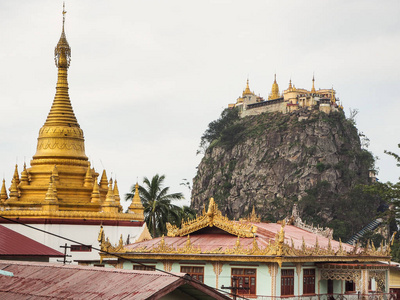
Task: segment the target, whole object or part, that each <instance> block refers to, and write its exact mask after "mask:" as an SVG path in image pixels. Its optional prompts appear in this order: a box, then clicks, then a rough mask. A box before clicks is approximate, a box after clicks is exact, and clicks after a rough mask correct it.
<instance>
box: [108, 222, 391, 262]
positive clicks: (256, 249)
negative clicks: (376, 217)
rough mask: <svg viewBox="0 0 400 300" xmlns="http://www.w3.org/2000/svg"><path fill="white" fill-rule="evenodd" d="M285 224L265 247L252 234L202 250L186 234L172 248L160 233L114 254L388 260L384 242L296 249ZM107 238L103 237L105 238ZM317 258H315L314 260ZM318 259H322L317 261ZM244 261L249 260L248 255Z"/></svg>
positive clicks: (387, 248)
mask: <svg viewBox="0 0 400 300" xmlns="http://www.w3.org/2000/svg"><path fill="white" fill-rule="evenodd" d="M284 226H285V225H284V224H283V225H282V227H281V229H280V231H279V232H277V234H276V236H275V240H274V241H271V240H270V243H269V244H268V245H267V246H266V247H260V246H259V245H258V243H257V240H256V238H255V237H253V243H252V244H251V246H248V247H243V246H242V244H241V242H240V237H239V236H238V238H237V241H236V243H235V245H234V246H233V247H228V248H225V249H222V248H221V247H218V248H216V249H213V250H205V251H202V250H201V246H200V245H195V244H193V243H192V242H191V240H190V236H189V235H188V236H187V241H186V243H185V245H184V246H182V247H174V246H173V245H172V244H168V243H167V242H166V240H165V237H164V236H162V238H161V239H160V241H159V242H158V243H157V244H155V245H153V246H151V247H147V246H143V247H139V248H136V249H129V248H125V247H123V248H121V249H120V250H119V251H115V253H129V254H132V255H136V254H143V255H145V254H160V255H173V256H174V255H181V254H187V255H201V256H207V255H211V256H215V255H223V256H230V257H232V256H245V257H278V258H279V259H277V260H273V261H276V262H278V263H279V261H280V262H282V261H283V260H282V259H283V258H284V257H287V258H289V259H290V261H292V262H293V261H295V260H296V258H298V261H299V262H301V261H304V260H308V258H312V260H313V261H315V260H319V261H337V260H338V259H339V258H340V260H347V258H351V259H354V258H356V259H357V260H360V261H362V260H363V259H365V260H370V259H371V257H379V259H381V260H389V259H390V248H389V247H387V246H385V245H383V244H382V246H381V247H379V248H378V249H375V248H374V249H375V250H374V251H372V248H371V246H370V248H368V247H367V248H365V249H358V248H357V247H354V248H353V249H352V250H351V251H346V250H344V249H343V247H342V243H341V242H340V246H339V249H337V250H336V251H335V250H334V249H332V247H331V246H330V244H331V243H330V240H329V245H328V248H326V249H325V248H321V247H320V246H319V243H318V238H316V240H315V244H314V246H313V247H306V245H305V242H304V239H303V245H302V247H301V248H295V247H294V243H293V240H292V242H291V245H288V244H286V243H285V242H284V241H285V231H284ZM105 240H106V239H103V241H105ZM108 246H109V245H108V244H104V245H103V244H102V243H100V247H101V249H103V248H106V247H108ZM317 257H318V259H317ZM319 258H323V260H320V259H319ZM245 260H248V259H247V258H246V259H245Z"/></svg>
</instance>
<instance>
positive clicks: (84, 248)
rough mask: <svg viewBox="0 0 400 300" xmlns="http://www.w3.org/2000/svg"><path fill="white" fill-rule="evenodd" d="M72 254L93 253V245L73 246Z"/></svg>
mask: <svg viewBox="0 0 400 300" xmlns="http://www.w3.org/2000/svg"><path fill="white" fill-rule="evenodd" d="M71 252H92V246H91V245H71Z"/></svg>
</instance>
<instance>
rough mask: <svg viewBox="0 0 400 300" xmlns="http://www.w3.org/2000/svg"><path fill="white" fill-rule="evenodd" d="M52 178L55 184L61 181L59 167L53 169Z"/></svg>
mask: <svg viewBox="0 0 400 300" xmlns="http://www.w3.org/2000/svg"><path fill="white" fill-rule="evenodd" d="M51 176H52V177H53V180H54V182H58V181H60V176H59V175H58V169H57V165H54V168H53V171H52V173H51Z"/></svg>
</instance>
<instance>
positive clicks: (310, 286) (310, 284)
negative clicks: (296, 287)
mask: <svg viewBox="0 0 400 300" xmlns="http://www.w3.org/2000/svg"><path fill="white" fill-rule="evenodd" d="M303 294H315V269H304V270H303Z"/></svg>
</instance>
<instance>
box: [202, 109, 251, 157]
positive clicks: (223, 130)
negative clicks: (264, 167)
mask: <svg viewBox="0 0 400 300" xmlns="http://www.w3.org/2000/svg"><path fill="white" fill-rule="evenodd" d="M239 119H240V118H239V110H238V109H237V108H226V109H224V110H223V111H222V113H221V116H220V117H219V118H218V119H217V120H215V121H212V122H211V123H210V124H208V128H207V130H206V131H205V132H204V133H203V135H202V136H201V140H200V150H198V151H197V154H199V153H203V152H205V150H206V149H207V147H208V146H209V145H210V144H211V143H212V142H214V141H216V140H217V141H218V140H220V139H221V138H222V144H223V145H228V146H230V145H232V144H234V143H235V142H236V140H237V139H238V136H239V132H241V131H242V130H243V129H244V127H243V126H241V125H238V124H236V122H237V121H239Z"/></svg>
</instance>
